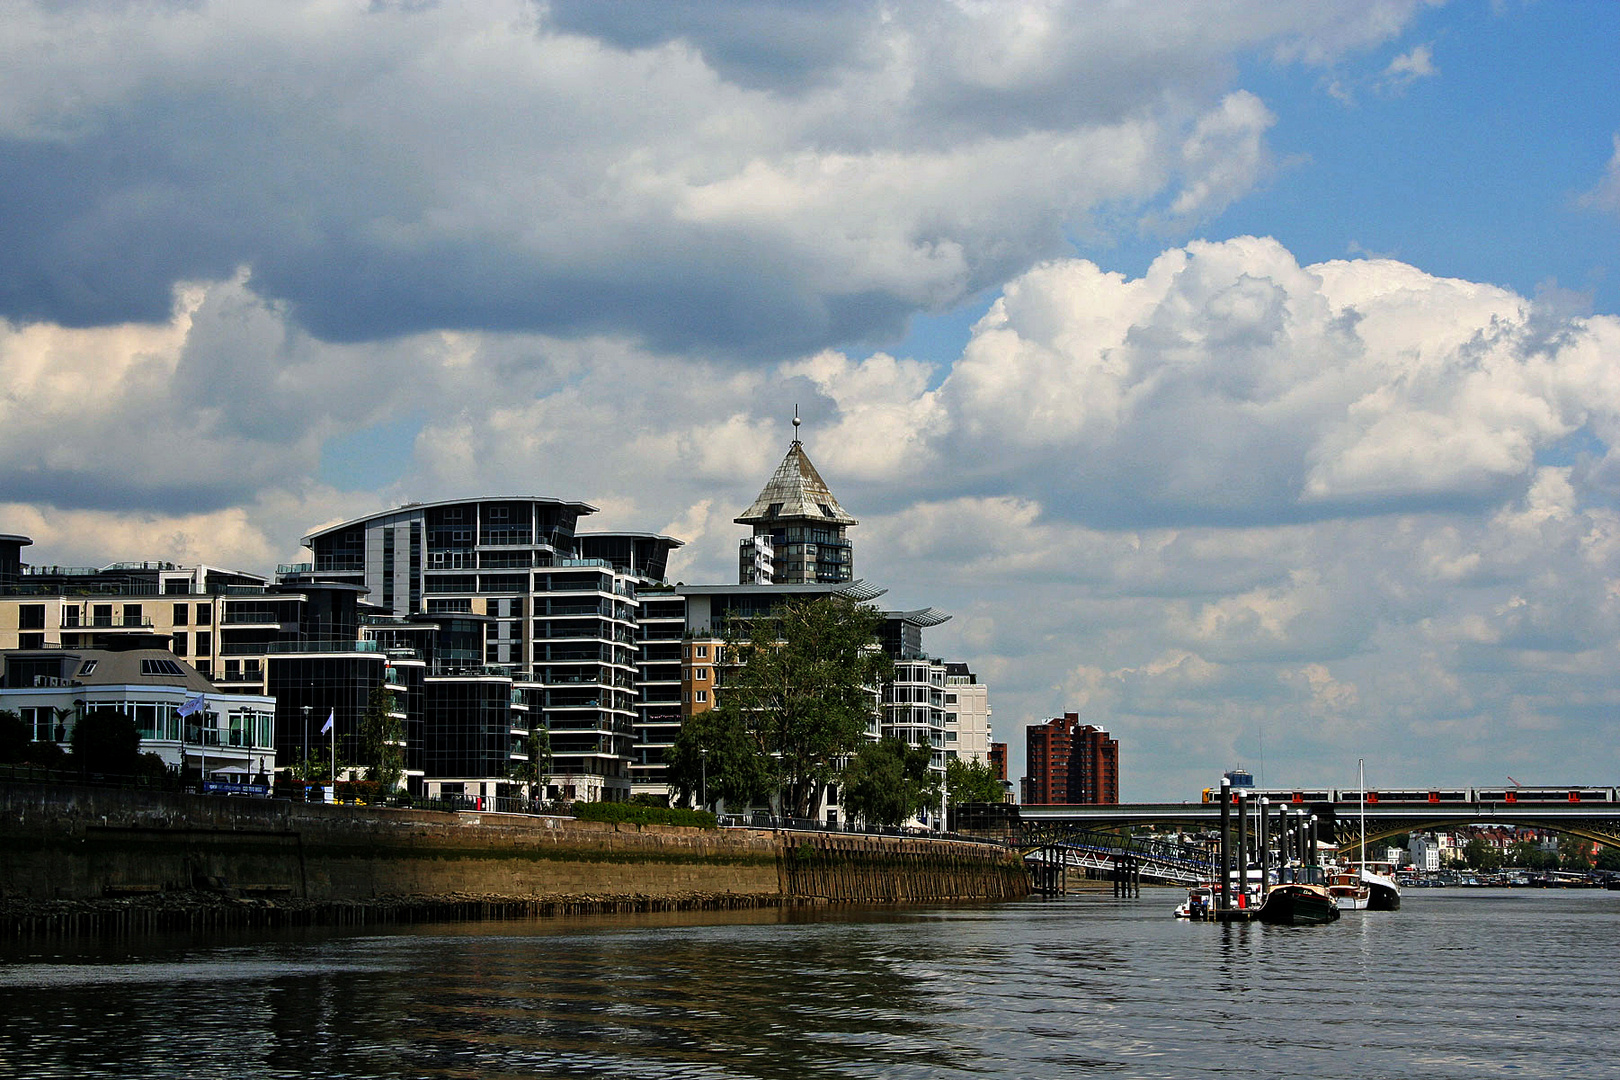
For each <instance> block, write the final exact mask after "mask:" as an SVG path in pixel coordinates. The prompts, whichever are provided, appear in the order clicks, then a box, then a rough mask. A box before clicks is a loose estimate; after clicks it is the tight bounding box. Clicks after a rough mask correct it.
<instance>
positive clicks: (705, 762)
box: [698, 747, 709, 809]
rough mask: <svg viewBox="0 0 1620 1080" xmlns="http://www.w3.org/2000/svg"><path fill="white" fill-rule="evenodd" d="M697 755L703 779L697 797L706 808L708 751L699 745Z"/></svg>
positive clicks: (707, 796) (707, 798)
mask: <svg viewBox="0 0 1620 1080" xmlns="http://www.w3.org/2000/svg"><path fill="white" fill-rule="evenodd" d="M698 756H699V757H701V758H702V764H701V768H702V780H703V786H702V787H701V788H699V789H698V791H699V796H698V797H699V799H700V800H701V802H702V809H708V806H709V752H708V750H706V749H703V748H701V747H700V748H699V749H698Z"/></svg>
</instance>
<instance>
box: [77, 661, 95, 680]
mask: <svg viewBox="0 0 1620 1080" xmlns="http://www.w3.org/2000/svg"><path fill="white" fill-rule="evenodd" d="M95 672H96V661H94V660H86V661H85V662H84V664H83V665H82V666H81V667H80V668H79V677H80V678H83V677H84V676H86V675H94V674H95Z"/></svg>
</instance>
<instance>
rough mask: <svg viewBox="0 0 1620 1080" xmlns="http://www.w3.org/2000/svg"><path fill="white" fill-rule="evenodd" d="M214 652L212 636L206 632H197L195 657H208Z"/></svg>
mask: <svg viewBox="0 0 1620 1080" xmlns="http://www.w3.org/2000/svg"><path fill="white" fill-rule="evenodd" d="M213 651H214V635H213V634H210V633H209V632H208V631H206V630H199V631H197V655H198V656H209V655H211V654H212V653H213Z"/></svg>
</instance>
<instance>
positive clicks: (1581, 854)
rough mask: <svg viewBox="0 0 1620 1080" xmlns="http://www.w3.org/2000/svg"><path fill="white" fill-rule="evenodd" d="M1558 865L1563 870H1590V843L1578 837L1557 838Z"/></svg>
mask: <svg viewBox="0 0 1620 1080" xmlns="http://www.w3.org/2000/svg"><path fill="white" fill-rule="evenodd" d="M1558 865H1559V866H1560V867H1561V868H1562V869H1565V870H1577V871H1578V870H1590V869H1592V842H1591V841H1590V840H1583V839H1582V838H1581V837H1579V836H1561V837H1559V838H1558Z"/></svg>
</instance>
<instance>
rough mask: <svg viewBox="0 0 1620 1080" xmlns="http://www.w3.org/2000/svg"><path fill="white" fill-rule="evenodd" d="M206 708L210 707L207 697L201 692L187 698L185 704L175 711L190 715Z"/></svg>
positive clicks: (182, 714)
mask: <svg viewBox="0 0 1620 1080" xmlns="http://www.w3.org/2000/svg"><path fill="white" fill-rule="evenodd" d="M206 708H208V701H207V699H206V698H204V697H203V696H202V695H201V694H193V695H192V696H191V697H188V698H186V701H185V704H184V705H181V706H180V707H179V708H178V709H176V710H175V712H177V713H179V714H180V715H181V716H190V715H191V714H192V713H199V712H202V711H203V710H204V709H206Z"/></svg>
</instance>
